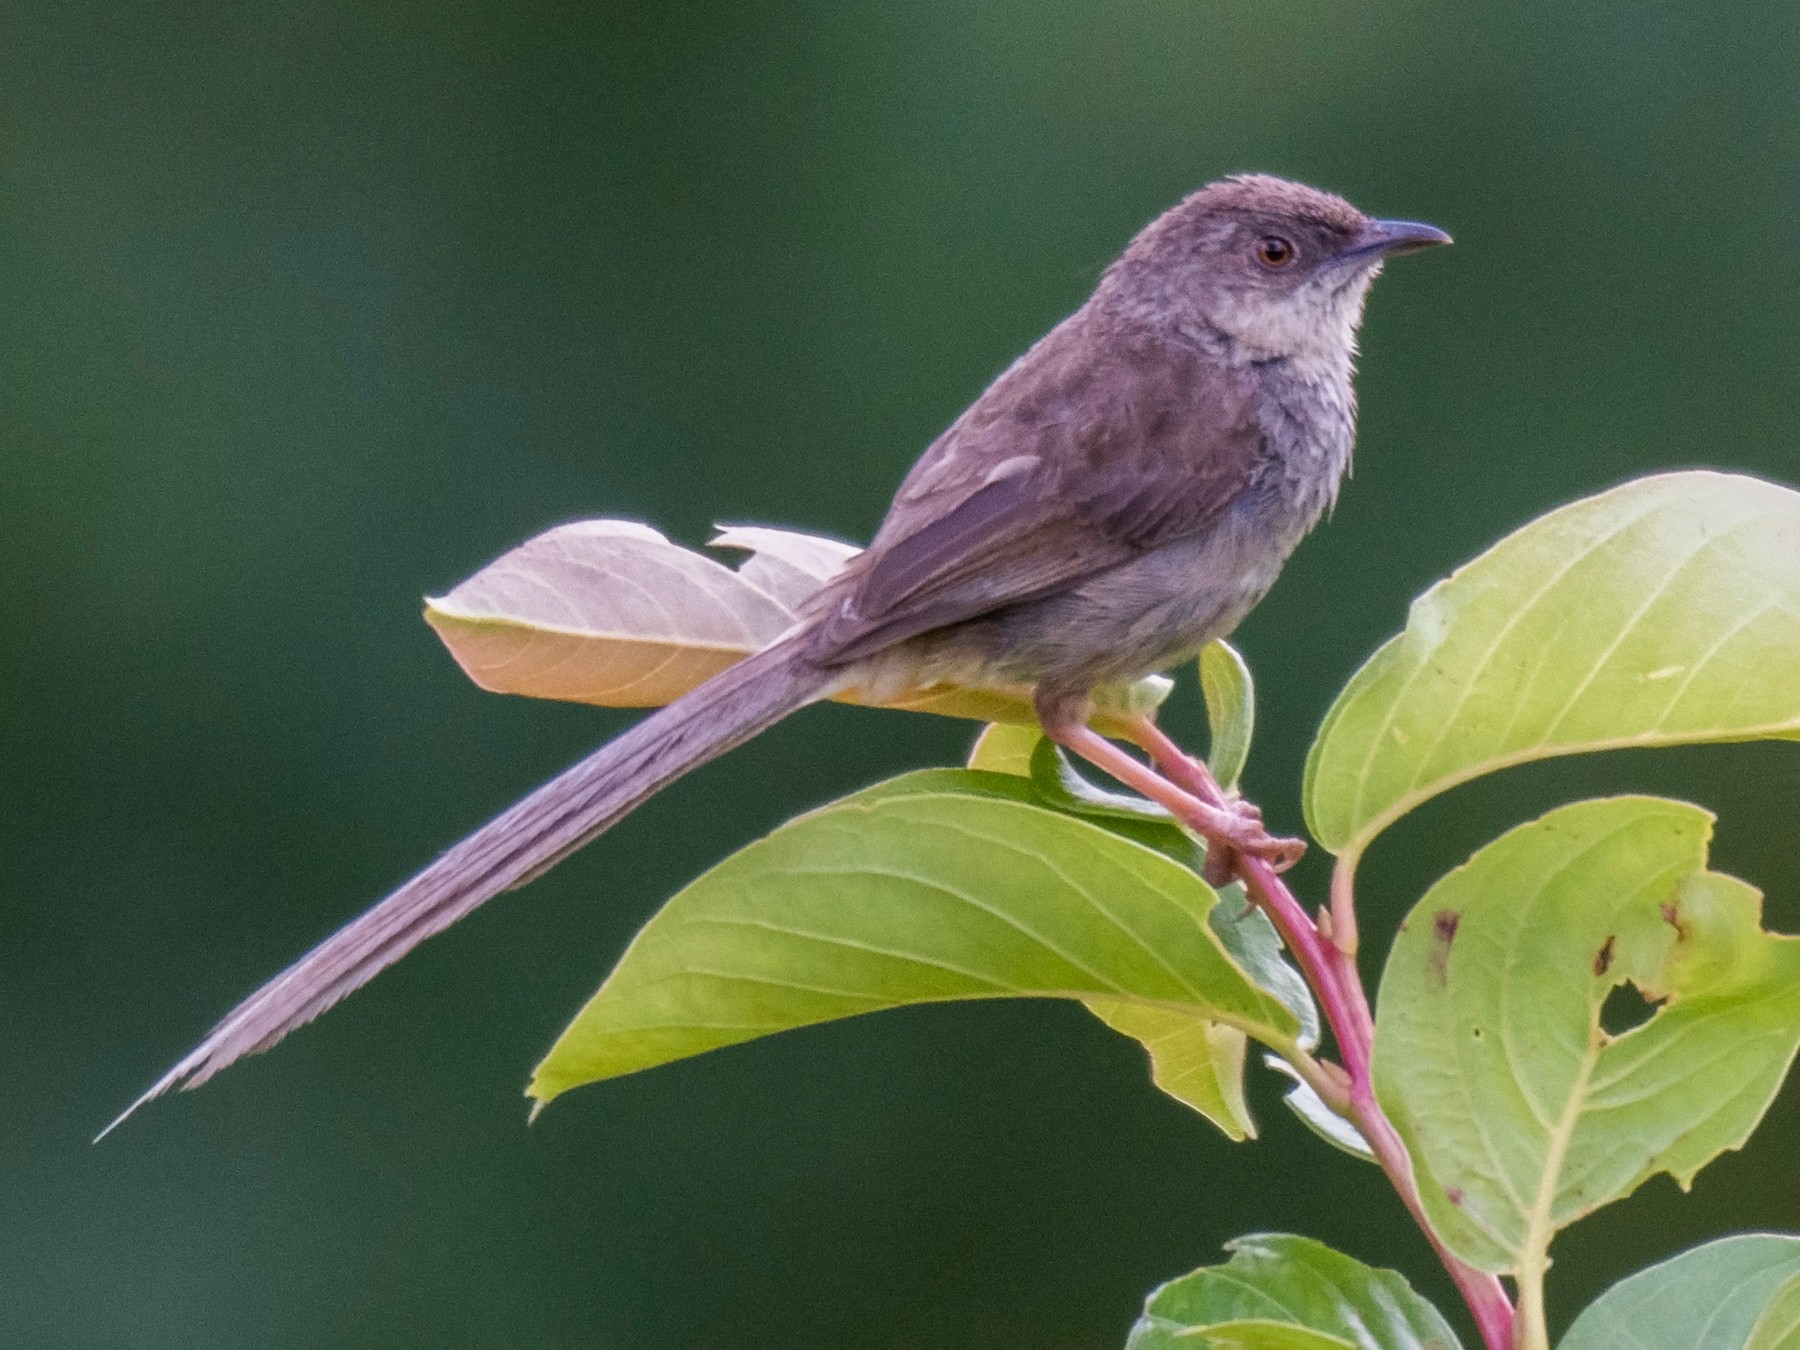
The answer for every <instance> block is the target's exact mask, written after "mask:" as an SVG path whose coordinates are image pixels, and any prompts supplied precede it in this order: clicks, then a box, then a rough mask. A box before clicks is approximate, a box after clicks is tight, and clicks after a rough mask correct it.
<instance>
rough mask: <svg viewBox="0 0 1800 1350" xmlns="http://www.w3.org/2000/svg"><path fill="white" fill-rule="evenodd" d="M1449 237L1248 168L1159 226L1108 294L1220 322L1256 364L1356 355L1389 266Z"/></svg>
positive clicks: (1189, 323)
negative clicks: (1379, 277) (1372, 292)
mask: <svg viewBox="0 0 1800 1350" xmlns="http://www.w3.org/2000/svg"><path fill="white" fill-rule="evenodd" d="M1449 242H1450V236H1449V235H1447V234H1445V233H1444V231H1442V230H1440V229H1438V228H1437V227H1436V226H1434V225H1422V224H1419V223H1417V222H1415V221H1409V220H1377V219H1375V218H1373V217H1371V216H1367V215H1364V214H1363V213H1362V212H1361V211H1359V210H1357V209H1356V208H1355V207H1354V206H1352V205H1351V204H1350V203H1349V202H1347V201H1345V200H1344V199H1343V198H1342V197H1336V196H1333V195H1332V194H1331V193H1329V192H1321V191H1320V190H1319V189H1317V188H1310V187H1307V186H1305V185H1304V184H1301V183H1292V182H1289V181H1288V180H1286V179H1283V178H1275V177H1271V176H1269V175H1267V174H1243V175H1239V176H1237V177H1234V178H1226V179H1222V180H1221V181H1219V182H1217V183H1213V184H1211V185H1210V186H1208V187H1204V188H1201V189H1200V191H1198V192H1196V193H1194V194H1192V195H1191V196H1189V197H1188V198H1186V199H1185V200H1184V201H1182V202H1180V203H1178V204H1177V205H1176V206H1174V207H1172V208H1170V209H1169V210H1168V211H1166V212H1164V213H1163V214H1162V215H1161V216H1159V217H1157V219H1155V220H1153V221H1152V222H1151V223H1150V224H1149V225H1147V226H1146V227H1145V228H1144V229H1143V231H1142V232H1141V233H1140V234H1139V235H1138V237H1137V238H1136V239H1134V240H1133V241H1132V242H1131V246H1130V247H1129V248H1127V249H1126V250H1125V253H1124V254H1123V256H1121V257H1120V259H1119V261H1118V262H1116V263H1115V264H1113V266H1112V268H1111V270H1110V271H1109V272H1108V274H1107V277H1106V279H1105V281H1103V282H1102V283H1101V294H1103V295H1108V297H1109V299H1110V300H1111V301H1112V302H1113V303H1114V304H1118V305H1123V306H1125V307H1126V308H1128V309H1130V310H1131V311H1132V312H1133V313H1134V314H1135V315H1136V317H1138V318H1139V319H1140V320H1149V321H1151V322H1158V323H1166V324H1173V325H1175V326H1177V327H1182V328H1199V329H1205V330H1210V331H1211V332H1212V333H1215V334H1218V335H1220V336H1222V337H1224V338H1226V339H1227V340H1229V341H1230V342H1231V343H1232V344H1233V345H1234V347H1235V348H1236V349H1237V350H1238V351H1239V352H1240V354H1241V355H1242V357H1243V359H1245V360H1271V359H1274V360H1279V359H1284V358H1297V359H1301V360H1305V359H1309V358H1316V359H1324V360H1329V361H1336V360H1340V359H1341V360H1344V361H1348V360H1349V358H1350V356H1351V355H1352V354H1353V353H1354V351H1355V345H1356V329H1357V326H1358V324H1360V323H1361V321H1362V310H1363V300H1364V298H1365V297H1366V296H1367V294H1368V290H1369V283H1370V282H1371V281H1373V280H1374V279H1375V275H1376V273H1378V272H1379V271H1380V270H1381V265H1382V263H1384V262H1385V261H1386V260H1387V259H1388V258H1390V257H1392V256H1394V255H1395V254H1399V253H1411V252H1415V251H1416V250H1419V249H1423V248H1430V247H1432V246H1433V245H1435V244H1447V243H1449Z"/></svg>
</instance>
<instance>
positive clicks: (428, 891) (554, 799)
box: [96, 641, 836, 1142]
mask: <svg viewBox="0 0 1800 1350" xmlns="http://www.w3.org/2000/svg"><path fill="white" fill-rule="evenodd" d="M797 646H798V644H797V643H793V642H788V641H783V642H779V643H777V644H775V645H774V646H772V647H770V648H768V649H766V650H764V651H762V652H759V653H758V654H756V655H755V656H752V657H750V658H748V659H747V660H744V661H741V662H739V663H738V664H737V665H735V666H732V667H731V668H730V669H728V670H726V671H724V672H722V673H721V674H719V675H716V676H714V677H713V678H712V679H711V680H709V681H707V682H706V683H705V684H703V685H701V686H700V687H699V688H698V689H695V690H693V691H692V692H691V693H688V694H686V695H684V696H683V697H682V698H680V699H678V700H677V701H676V702H674V703H672V704H670V705H669V706H668V707H666V708H663V709H661V710H660V711H658V712H655V713H652V714H651V715H650V716H649V717H646V718H645V719H644V720H643V721H641V722H639V723H637V724H636V725H635V726H633V727H632V728H631V729H630V730H628V731H626V732H625V733H624V734H622V735H620V736H619V737H617V738H616V739H614V740H612V741H609V742H608V743H607V744H605V745H603V746H601V747H600V749H598V750H596V751H595V752H594V753H593V754H591V755H589V756H588V757H587V758H586V759H584V760H582V761H581V762H580V763H578V764H576V765H575V766H574V767H573V768H570V769H567V770H565V771H564V772H563V773H562V774H560V775H559V776H557V777H556V778H553V779H551V780H550V781H549V782H548V783H546V784H544V786H542V787H540V788H539V789H538V790H537V791H536V792H533V793H532V794H531V795H530V796H529V797H526V798H525V799H524V800H523V801H521V802H519V803H518V804H517V805H515V806H513V807H512V808H510V809H509V810H507V811H506V812H504V813H503V814H501V815H499V816H497V817H495V818H494V819H493V820H491V821H489V822H488V823H487V824H486V825H484V826H482V828H481V829H479V830H477V831H476V832H475V833H474V834H472V835H470V836H469V837H468V838H467V839H464V840H463V841H462V842H461V843H460V844H457V845H456V846H455V847H453V848H451V849H450V850H449V851H448V852H446V853H445V854H443V855H442V856H441V857H439V858H438V860H437V861H436V862H434V863H432V864H431V865H430V866H429V867H427V868H426V869H425V870H424V871H422V872H420V873H419V874H418V875H417V876H415V877H413V878H412V880H410V881H408V882H406V883H405V884H404V885H402V886H401V887H400V888H399V889H398V890H396V891H394V892H393V893H392V894H391V895H389V896H388V897H387V898H386V899H385V900H383V901H381V903H380V904H378V905H376V906H375V907H374V908H373V909H371V910H369V911H368V912H367V913H366V914H364V915H362V917H360V918H358V919H356V920H354V921H352V922H351V923H349V924H347V925H345V926H344V927H343V928H341V929H339V930H338V931H337V932H336V933H334V934H332V936H330V937H329V938H327V939H326V940H325V941H324V942H322V943H320V944H319V945H318V946H317V947H315V948H313V950H312V951H310V952H308V953H307V954H306V955H305V956H303V957H301V958H300V960H298V961H297V962H295V963H294V964H293V965H291V966H289V967H288V968H287V969H286V970H284V971H282V973H281V974H279V975H277V976H276V977H275V978H274V979H272V980H270V981H269V982H268V983H267V984H265V985H264V986H263V987H262V988H261V989H259V990H257V991H256V992H255V993H254V994H252V995H251V996H250V997H249V998H247V999H245V1000H244V1001H243V1002H242V1003H241V1004H239V1005H238V1006H237V1008H235V1009H234V1010H233V1011H232V1012H231V1013H230V1014H229V1015H228V1016H227V1017H226V1018H225V1019H224V1020H223V1021H222V1022H220V1023H219V1024H218V1025H217V1026H216V1027H214V1028H213V1029H212V1031H211V1032H209V1033H208V1034H207V1037H206V1039H205V1040H203V1041H201V1042H200V1044H199V1045H197V1046H195V1047H194V1049H193V1050H192V1051H191V1052H189V1054H188V1055H187V1056H186V1057H184V1058H183V1059H182V1060H181V1061H180V1062H179V1063H177V1064H176V1065H175V1066H174V1067H173V1068H172V1069H170V1070H169V1071H168V1072H167V1073H166V1074H164V1075H163V1076H162V1077H161V1078H159V1079H158V1080H157V1081H156V1083H155V1084H154V1085H153V1086H152V1087H151V1088H150V1090H149V1091H147V1092H145V1093H144V1095H143V1096H141V1097H139V1098H138V1099H137V1100H136V1101H134V1102H133V1103H132V1104H131V1105H130V1106H128V1107H127V1108H126V1109H125V1110H124V1111H123V1112H122V1113H121V1114H120V1115H119V1118H118V1119H117V1120H115V1121H113V1123H112V1124H111V1125H108V1126H107V1127H106V1129H104V1130H102V1131H101V1132H100V1134H99V1135H98V1136H97V1137H96V1142H98V1140H99V1139H103V1138H105V1137H106V1135H107V1134H109V1133H111V1132H112V1131H113V1130H114V1129H116V1128H117V1127H118V1126H119V1125H120V1124H121V1123H123V1122H124V1120H125V1119H126V1117H128V1116H130V1115H131V1113H132V1112H133V1111H135V1110H137V1109H138V1107H140V1106H142V1105H143V1104H144V1103H145V1102H147V1101H149V1100H151V1099H152V1098H154V1097H160V1096H161V1095H162V1094H163V1093H165V1092H167V1091H169V1090H170V1089H171V1088H175V1087H180V1088H183V1089H187V1088H195V1087H199V1086H200V1084H202V1083H204V1082H205V1081H206V1080H207V1079H209V1078H211V1077H212V1076H213V1075H214V1074H216V1073H218V1072H219V1070H221V1069H223V1068H225V1067H226V1066H227V1065H229V1064H231V1063H233V1062H235V1061H236V1060H239V1059H242V1058H243V1057H244V1056H246V1055H254V1054H256V1053H258V1052H259V1051H263V1050H267V1049H269V1048H270V1047H271V1046H273V1045H274V1044H275V1043H276V1042H277V1041H279V1040H281V1039H282V1037H284V1036H286V1035H287V1034H288V1032H290V1031H292V1030H294V1028H296V1027H299V1026H303V1025H305V1024H306V1023H307V1022H310V1021H312V1020H313V1018H315V1017H317V1016H318V1015H319V1014H320V1013H322V1012H324V1011H325V1010H326V1009H328V1008H330V1007H331V1006H332V1005H333V1004H335V1003H337V1002H338V1000H340V999H342V998H343V997H344V996H345V995H347V994H350V993H352V992H354V991H355V990H357V989H359V988H361V987H362V986H363V985H364V984H366V983H368V982H369V980H371V979H373V978H374V977H375V975H377V974H378V973H379V972H380V971H382V970H383V969H385V968H386V967H388V966H390V965H392V964H393V963H394V962H395V961H398V960H399V959H400V958H401V957H402V956H404V955H406V953H407V952H409V951H411V950H412V949H413V948H414V947H416V946H417V945H418V944H419V943H421V942H423V941H424V940H425V939H426V938H428V937H430V936H431V935H432V934H434V933H438V932H441V931H443V930H444V929H445V928H448V927H449V926H450V925H451V924H453V923H455V922H456V921H457V920H458V919H460V918H462V917H463V915H465V914H467V913H469V912H470V911H471V910H473V909H475V908H476V907H477V906H479V905H482V904H484V903H486V902H487V901H488V900H491V899H493V898H494V896H496V895H498V894H500V892H502V891H506V890H511V889H513V888H514V887H517V886H523V885H524V884H525V883H526V882H528V881H530V880H531V879H532V878H534V877H536V876H538V875H540V874H541V873H543V872H545V871H547V870H548V869H549V868H551V867H553V866H555V864H556V863H558V862H560V861H561V860H562V859H563V858H565V857H567V856H568V855H569V854H570V853H573V852H574V851H575V850H576V849H578V848H580V847H581V846H582V845H583V844H585V843H587V842H588V841H589V840H591V839H593V838H594V837H595V836H597V835H599V834H601V833H602V832H604V831H605V830H607V829H608V828H610V827H611V826H612V825H614V824H616V823H617V822H618V821H620V820H622V819H624V817H626V816H627V815H629V814H631V812H632V811H633V810H635V809H636V808H637V807H639V806H641V805H642V804H643V803H644V802H645V801H647V800H648V799H649V798H650V797H652V796H654V795H655V794H656V793H657V792H658V791H660V790H661V789H662V788H664V787H666V786H668V785H669V784H670V783H672V782H674V781H675V780H676V779H677V778H679V777H681V776H682V775H683V774H685V773H687V772H688V771H689V770H691V769H695V768H698V767H699V766H700V765H702V764H704V763H706V762H707V761H708V760H710V759H713V758H715V757H716V756H718V755H721V754H724V753H725V752H726V751H727V750H730V749H733V748H734V747H736V746H738V745H741V744H743V743H744V742H745V741H747V740H749V739H750V738H751V737H753V736H755V735H757V734H758V733H759V732H761V731H763V730H765V729H766V728H768V727H770V726H772V725H774V724H775V723H776V722H778V721H780V720H781V719H782V718H784V717H786V716H787V715H788V714H789V713H791V712H794V711H796V710H798V709H799V708H802V707H804V706H806V705H807V704H809V703H813V702H816V701H817V700H818V699H820V698H823V697H825V696H826V695H827V694H829V693H830V692H831V691H832V688H833V687H834V684H835V682H836V676H835V675H834V674H833V673H832V672H830V671H825V670H821V669H819V668H818V667H816V666H813V665H811V664H810V663H807V662H806V661H804V660H803V659H801V658H800V657H799V656H798V655H797Z"/></svg>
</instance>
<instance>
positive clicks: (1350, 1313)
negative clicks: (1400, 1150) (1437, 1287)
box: [1126, 1233, 1458, 1350]
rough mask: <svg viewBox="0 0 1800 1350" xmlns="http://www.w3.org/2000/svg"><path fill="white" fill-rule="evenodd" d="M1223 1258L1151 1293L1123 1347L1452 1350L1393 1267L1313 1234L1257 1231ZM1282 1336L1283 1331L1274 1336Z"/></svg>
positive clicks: (1433, 1313)
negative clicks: (1346, 1252)
mask: <svg viewBox="0 0 1800 1350" xmlns="http://www.w3.org/2000/svg"><path fill="white" fill-rule="evenodd" d="M1225 1250H1226V1251H1228V1252H1230V1253H1231V1260H1230V1261H1228V1262H1226V1263H1225V1264H1224V1265H1222V1266H1202V1267H1201V1268H1200V1269H1199V1270H1196V1271H1194V1272H1192V1273H1191V1274H1188V1275H1183V1276H1181V1277H1180V1278H1179V1279H1175V1280H1171V1281H1169V1283H1167V1284H1165V1285H1163V1286H1162V1287H1161V1288H1159V1289H1156V1290H1154V1291H1152V1293H1151V1295H1150V1297H1149V1299H1148V1300H1147V1301H1146V1302H1145V1304H1144V1315H1143V1316H1142V1317H1141V1318H1139V1319H1138V1323H1137V1325H1136V1326H1135V1327H1133V1328H1132V1331H1131V1339H1130V1340H1129V1341H1127V1342H1126V1347H1127V1350H1194V1347H1196V1346H1207V1347H1212V1346H1230V1347H1234V1350H1235V1347H1237V1346H1256V1347H1269V1348H1270V1350H1286V1348H1287V1347H1294V1348H1295V1350H1312V1348H1313V1347H1315V1346H1318V1347H1326V1346H1332V1347H1335V1346H1351V1347H1354V1348H1355V1350H1455V1347H1456V1346H1457V1344H1458V1342H1457V1339H1456V1335H1455V1333H1454V1332H1452V1331H1451V1330H1450V1325H1449V1323H1447V1322H1445V1321H1444V1319H1443V1316H1442V1315H1441V1314H1440V1313H1439V1312H1438V1311H1437V1309H1435V1308H1433V1307H1432V1306H1431V1304H1429V1303H1427V1302H1426V1301H1425V1300H1424V1299H1423V1298H1421V1297H1419V1295H1418V1294H1416V1293H1414V1292H1413V1289H1412V1286H1411V1285H1409V1284H1407V1282H1406V1280H1405V1279H1404V1278H1402V1277H1401V1276H1400V1275H1399V1274H1397V1273H1396V1272H1394V1271H1391V1270H1377V1269H1375V1268H1374V1267H1372V1266H1365V1265H1364V1264H1363V1263H1362V1262H1360V1261H1357V1260H1354V1259H1352V1258H1351V1257H1348V1256H1345V1255H1344V1254H1343V1253H1342V1252H1337V1251H1333V1250H1332V1249H1331V1248H1330V1247H1327V1246H1325V1245H1324V1244H1323V1243H1321V1242H1314V1241H1313V1240H1312V1239H1311V1238H1302V1237H1293V1236H1290V1235H1288V1234H1285V1233H1259V1234H1256V1235H1254V1236H1252V1237H1243V1238H1239V1239H1238V1240H1237V1241H1235V1242H1231V1243H1227V1244H1226V1247H1225ZM1284 1336H1285V1337H1286V1339H1282V1337H1284Z"/></svg>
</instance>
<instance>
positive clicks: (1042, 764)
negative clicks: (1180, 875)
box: [1031, 736, 1205, 868]
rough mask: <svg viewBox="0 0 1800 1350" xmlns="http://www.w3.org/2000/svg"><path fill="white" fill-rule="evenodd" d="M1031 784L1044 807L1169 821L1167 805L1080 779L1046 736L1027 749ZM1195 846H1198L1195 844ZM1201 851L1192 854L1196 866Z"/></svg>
mask: <svg viewBox="0 0 1800 1350" xmlns="http://www.w3.org/2000/svg"><path fill="white" fill-rule="evenodd" d="M1031 784H1032V786H1033V787H1035V788H1036V789H1037V793H1038V797H1039V798H1040V799H1041V800H1042V801H1043V802H1044V803H1045V804H1046V805H1048V806H1052V807H1055V808H1056V809H1057V810H1059V811H1067V812H1068V813H1069V814H1070V815H1075V816H1106V817H1114V816H1122V817H1124V818H1125V819H1127V820H1162V821H1173V820H1174V819H1175V817H1174V816H1173V815H1172V814H1171V813H1170V812H1169V810H1168V808H1167V807H1164V806H1159V805H1157V804H1156V803H1155V802H1153V801H1150V800H1149V799H1148V798H1145V797H1139V796H1137V795H1136V794H1135V793H1131V792H1113V791H1110V790H1108V789H1106V788H1103V787H1099V786H1096V785H1095V784H1093V783H1090V782H1089V781H1088V780H1087V779H1085V778H1083V777H1082V776H1081V774H1080V773H1079V772H1078V771H1077V770H1076V768H1075V766H1074V765H1073V764H1071V763H1069V757H1068V756H1067V755H1065V754H1064V753H1063V751H1062V747H1061V746H1059V745H1057V744H1056V743H1055V742H1054V741H1052V740H1051V739H1050V738H1049V737H1047V736H1043V737H1040V738H1039V739H1038V743H1037V745H1036V747H1035V748H1034V749H1033V750H1032V752H1031ZM1196 847H1197V848H1202V846H1200V845H1198V843H1196ZM1204 858H1205V854H1204V851H1203V848H1202V851H1201V852H1198V853H1196V854H1195V858H1194V865H1195V867H1196V868H1198V867H1199V866H1200V864H1201V863H1202V862H1203V861H1204Z"/></svg>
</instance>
